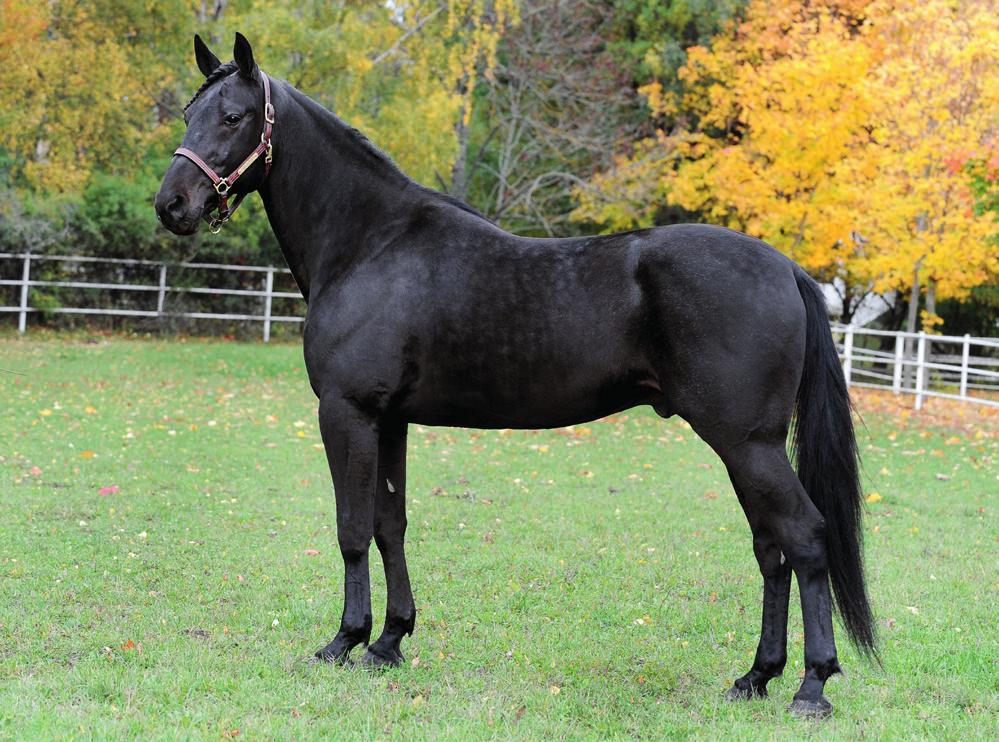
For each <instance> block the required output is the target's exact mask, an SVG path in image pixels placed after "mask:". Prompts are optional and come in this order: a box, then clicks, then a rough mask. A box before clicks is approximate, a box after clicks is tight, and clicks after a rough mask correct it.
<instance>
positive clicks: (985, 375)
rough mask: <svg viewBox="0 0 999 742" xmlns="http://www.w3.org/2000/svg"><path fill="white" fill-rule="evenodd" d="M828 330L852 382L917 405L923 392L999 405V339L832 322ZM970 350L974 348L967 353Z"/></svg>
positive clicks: (921, 404) (923, 395) (924, 397)
mask: <svg viewBox="0 0 999 742" xmlns="http://www.w3.org/2000/svg"><path fill="white" fill-rule="evenodd" d="M832 330H833V336H834V337H835V338H836V339H837V345H838V347H839V351H840V358H841V360H842V362H843V373H844V374H845V376H846V381H847V384H849V385H851V386H860V387H869V388H872V389H891V390H892V391H893V392H895V394H899V393H903V392H904V393H907V394H912V395H914V397H915V407H916V409H917V410H918V409H921V408H922V406H923V401H924V400H925V399H926V398H927V397H942V398H945V399H959V400H963V401H966V402H976V403H978V404H984V405H990V406H992V407H999V338H979V337H971V336H970V335H964V336H955V335H928V334H926V333H925V332H888V331H885V330H872V329H868V328H865V327H853V326H852V325H849V326H844V325H833V328H832ZM872 345H877V346H880V347H871V346H872ZM886 346H887V347H886ZM934 346H936V349H934ZM972 349H975V350H979V352H978V353H975V354H972ZM947 351H952V352H947ZM981 351H985V352H984V353H983V352H981ZM990 352H991V353H993V354H994V355H991V356H990V355H988V353H990Z"/></svg>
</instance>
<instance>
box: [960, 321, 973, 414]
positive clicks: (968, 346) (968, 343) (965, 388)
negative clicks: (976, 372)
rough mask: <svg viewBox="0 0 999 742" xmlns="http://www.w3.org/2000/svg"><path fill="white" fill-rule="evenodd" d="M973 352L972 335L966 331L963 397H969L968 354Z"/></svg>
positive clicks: (963, 354) (963, 356)
mask: <svg viewBox="0 0 999 742" xmlns="http://www.w3.org/2000/svg"><path fill="white" fill-rule="evenodd" d="M970 354H971V336H970V335H969V334H968V333H964V347H963V348H962V349H961V399H967V398H968V361H969V358H968V356H969V355H970Z"/></svg>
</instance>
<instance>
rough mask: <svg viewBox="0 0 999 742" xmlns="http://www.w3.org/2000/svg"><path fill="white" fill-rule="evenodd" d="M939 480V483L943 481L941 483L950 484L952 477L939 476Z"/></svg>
mask: <svg viewBox="0 0 999 742" xmlns="http://www.w3.org/2000/svg"><path fill="white" fill-rule="evenodd" d="M937 479H938V480H939V481H941V482H949V481H950V477H949V476H947V475H946V474H937Z"/></svg>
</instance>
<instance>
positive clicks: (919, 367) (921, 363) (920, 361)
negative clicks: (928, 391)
mask: <svg viewBox="0 0 999 742" xmlns="http://www.w3.org/2000/svg"><path fill="white" fill-rule="evenodd" d="M925 381H926V333H925V332H923V331H920V333H919V345H918V346H917V351H916V409H917V410H921V409H923V384H924V382H925Z"/></svg>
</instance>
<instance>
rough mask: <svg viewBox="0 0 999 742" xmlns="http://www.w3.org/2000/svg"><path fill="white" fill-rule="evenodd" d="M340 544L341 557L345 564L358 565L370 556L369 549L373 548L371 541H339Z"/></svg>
mask: <svg viewBox="0 0 999 742" xmlns="http://www.w3.org/2000/svg"><path fill="white" fill-rule="evenodd" d="M338 541H339V543H340V556H342V557H343V561H344V563H345V564H357V563H358V562H360V561H362V560H363V559H365V558H366V557H367V556H368V549H369V548H370V547H371V539H370V538H368V539H347V538H340V539H338Z"/></svg>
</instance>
